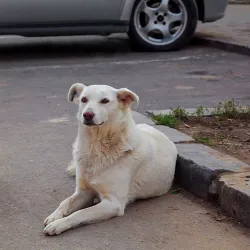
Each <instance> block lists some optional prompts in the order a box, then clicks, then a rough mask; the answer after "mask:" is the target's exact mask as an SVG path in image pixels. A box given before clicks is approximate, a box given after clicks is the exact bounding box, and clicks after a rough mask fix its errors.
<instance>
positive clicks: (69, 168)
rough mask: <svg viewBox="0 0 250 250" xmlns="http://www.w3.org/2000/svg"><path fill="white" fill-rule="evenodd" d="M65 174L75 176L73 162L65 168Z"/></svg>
mask: <svg viewBox="0 0 250 250" xmlns="http://www.w3.org/2000/svg"><path fill="white" fill-rule="evenodd" d="M67 173H68V174H69V175H70V176H72V177H74V176H76V164H75V162H74V161H72V162H71V163H70V165H69V166H68V167H67Z"/></svg>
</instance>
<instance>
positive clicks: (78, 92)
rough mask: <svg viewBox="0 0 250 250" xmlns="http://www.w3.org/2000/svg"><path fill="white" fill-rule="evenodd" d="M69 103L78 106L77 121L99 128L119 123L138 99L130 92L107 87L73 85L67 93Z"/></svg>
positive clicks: (124, 89)
mask: <svg viewBox="0 0 250 250" xmlns="http://www.w3.org/2000/svg"><path fill="white" fill-rule="evenodd" d="M68 100H69V102H74V103H76V104H78V105H79V110H78V115H77V119H78V120H79V122H80V123H81V124H85V125H87V126H101V125H103V124H111V123H114V122H116V121H120V120H121V119H122V118H123V115H124V113H125V112H126V111H127V110H128V109H130V106H131V104H132V103H133V102H136V103H137V105H138V102H139V97H138V96H137V95H136V94H135V93H133V92H132V91H131V90H129V89H126V88H122V89H115V88H113V87H110V86H107V85H90V86H85V85H83V84H82V83H75V84H73V85H72V86H71V88H70V90H69V93H68Z"/></svg>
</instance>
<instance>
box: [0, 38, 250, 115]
mask: <svg viewBox="0 0 250 250" xmlns="http://www.w3.org/2000/svg"><path fill="white" fill-rule="evenodd" d="M0 55H1V57H0V83H2V84H8V86H5V87H4V88H1V89H2V91H4V97H3V98H1V102H2V101H3V102H4V103H5V102H10V101H13V100H15V99H16V98H17V99H18V98H19V99H20V98H22V97H23V96H25V94H26V93H28V92H30V91H31V92H32V93H33V94H30V97H29V98H30V99H27V98H24V99H25V100H23V101H25V102H26V103H30V102H32V103H33V105H32V106H33V107H32V108H33V109H37V108H38V106H39V102H40V101H41V99H44V98H45V97H48V96H53V95H56V96H58V97H60V98H65V96H66V94H67V90H68V88H69V86H70V85H71V84H72V83H74V82H84V83H85V84H87V85H89V84H108V85H112V86H114V87H117V88H118V87H127V88H130V89H132V90H133V91H135V92H136V93H137V94H138V95H139V96H140V106H139V111H140V112H145V111H146V110H147V109H166V108H169V107H177V106H181V107H186V108H193V107H196V106H197V105H204V106H206V107H214V106H216V104H217V103H218V102H219V101H222V100H225V99H231V98H235V99H236V100H238V101H239V102H240V103H242V104H250V87H249V77H250V71H249V66H248V63H249V62H250V58H249V57H247V56H243V55H238V54H234V53H227V52H224V51H220V50H216V49H211V48H204V47H200V46H199V45H191V46H189V47H188V48H186V49H185V50H182V51H178V52H172V53H133V52H131V50H130V47H129V43H128V40H127V39H126V38H124V37H122V39H118V38H117V37H111V38H108V39H105V38H98V37H97V38H91V37H89V38H85V39H83V38H81V37H76V38H61V39H57V38H50V39H47V38H42V39H21V38H20V39H3V41H2V42H1V40H0ZM13 88H14V90H15V91H13ZM38 89H43V90H44V91H38ZM14 93H15V94H14ZM1 104H2V103H1ZM41 112H43V111H41ZM41 112H40V113H41Z"/></svg>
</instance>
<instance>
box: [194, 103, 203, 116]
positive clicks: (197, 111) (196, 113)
mask: <svg viewBox="0 0 250 250" xmlns="http://www.w3.org/2000/svg"><path fill="white" fill-rule="evenodd" d="M204 114H205V109H204V108H203V106H202V105H201V106H199V107H198V108H197V109H196V111H195V115H196V116H204Z"/></svg>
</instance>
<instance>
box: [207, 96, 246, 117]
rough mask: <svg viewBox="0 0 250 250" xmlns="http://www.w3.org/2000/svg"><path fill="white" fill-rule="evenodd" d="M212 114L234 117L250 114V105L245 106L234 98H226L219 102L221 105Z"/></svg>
mask: <svg viewBox="0 0 250 250" xmlns="http://www.w3.org/2000/svg"><path fill="white" fill-rule="evenodd" d="M212 114H213V115H215V116H223V117H227V118H231V119H233V118H237V117H239V116H242V115H250V107H245V108H243V107H242V106H240V105H239V103H237V102H235V101H234V99H232V100H226V101H224V102H219V105H218V106H217V107H216V108H215V109H214V111H213V112H212Z"/></svg>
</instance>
